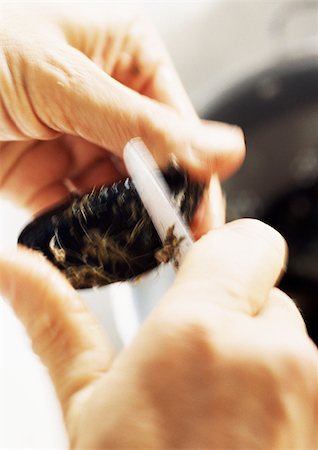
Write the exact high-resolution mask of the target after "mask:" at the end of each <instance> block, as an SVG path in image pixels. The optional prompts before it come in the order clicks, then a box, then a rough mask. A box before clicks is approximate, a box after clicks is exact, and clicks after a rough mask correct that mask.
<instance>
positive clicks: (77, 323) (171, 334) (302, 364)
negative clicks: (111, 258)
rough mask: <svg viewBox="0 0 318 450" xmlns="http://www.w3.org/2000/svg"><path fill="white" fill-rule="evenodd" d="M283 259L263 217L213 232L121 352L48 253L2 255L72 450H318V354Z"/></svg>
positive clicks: (0, 289)
mask: <svg viewBox="0 0 318 450" xmlns="http://www.w3.org/2000/svg"><path fill="white" fill-rule="evenodd" d="M246 249H248V251H247V250H246ZM285 258H286V256H285V244H284V241H283V239H282V238H281V236H280V235H279V234H278V233H277V232H275V231H274V230H273V229H271V228H270V227H268V226H266V225H264V224H262V223H260V222H257V221H254V220H248V219H245V220H241V221H237V222H233V223H231V224H227V225H225V226H224V227H222V228H219V229H218V230H214V231H211V232H210V233H208V234H207V235H205V236H204V237H203V238H201V239H200V240H198V241H197V242H196V243H195V244H194V247H193V249H192V250H191V251H190V252H189V254H188V255H187V257H186V259H185V261H184V263H183V264H182V266H181V268H180V270H179V272H178V275H177V278H176V281H175V283H174V284H173V286H172V287H171V289H170V290H169V291H168V292H167V294H166V295H165V296H164V298H163V299H162V300H161V302H160V303H159V305H158V306H157V307H156V309H155V310H154V311H153V312H152V314H151V315H150V317H149V318H148V319H147V320H146V321H145V323H144V324H143V325H142V327H141V328H140V330H139V332H138V334H137V336H136V337H135V339H134V340H133V342H132V343H131V345H129V346H128V347H127V348H126V349H124V350H123V351H122V352H121V353H119V355H117V356H114V355H113V353H112V351H111V349H110V347H109V344H108V343H107V339H106V337H105V336H104V335H103V332H102V331H101V329H100V328H99V325H98V324H97V323H96V322H95V321H94V319H93V318H92V317H91V316H90V314H89V312H88V311H87V310H86V308H85V306H84V305H83V303H82V301H81V299H80V297H79V295H78V294H77V292H76V291H75V290H74V289H73V288H72V287H71V286H70V285H69V284H68V283H67V281H66V280H65V279H64V277H63V276H62V275H61V274H60V273H59V272H58V271H57V270H56V269H55V268H53V267H52V266H51V265H50V264H49V263H48V262H47V261H46V260H45V259H44V258H43V257H41V256H40V255H39V254H37V253H35V252H31V251H30V250H19V251H18V252H17V253H16V254H12V253H11V254H10V255H4V254H2V255H1V256H0V271H1V274H2V277H1V285H0V293H1V294H2V295H3V296H4V297H6V298H8V299H9V301H10V303H11V305H12V307H13V309H14V311H15V313H16V314H17V316H18V317H19V318H20V319H21V320H22V322H23V323H24V325H25V326H26V328H27V331H28V333H29V335H30V337H31V340H32V344H33V349H34V351H35V352H36V353H37V354H38V355H39V356H40V358H41V359H42V361H43V363H44V364H45V365H46V366H47V367H48V370H49V373H50V376H51V378H52V381H53V383H54V386H55V389H56V392H57V395H58V397H59V400H60V403H61V406H62V409H63V412H64V418H65V424H66V429H67V431H68V434H69V439H70V447H71V448H72V449H81V450H87V449H91V450H92V449H106V448H107V449H132V448H134V449H177V448H178V449H179V448H180V449H181V448H182V449H199V448H200V449H218V450H219V449H222V450H230V449H231V450H232V449H236V450H246V449H249V450H250V449H264V450H269V449H271V450H278V449H279V450H287V449H288V450H291V449H295V450H299V449H302V450H309V449H310V450H314V449H316V448H317V445H318V427H317V424H318V378H317V374H318V352H317V348H316V347H315V346H314V344H313V343H312V341H311V340H310V339H309V338H308V335H307V333H306V329H305V325H304V322H303V320H302V318H301V315H300V313H299V312H298V310H297V308H296V307H295V305H294V303H293V302H292V301H291V299H289V298H288V297H287V296H286V295H285V294H284V293H283V292H281V291H280V290H278V289H277V288H275V287H274V285H275V283H276V281H277V279H278V278H279V277H280V275H281V272H282V270H284V268H285V263H286V261H285Z"/></svg>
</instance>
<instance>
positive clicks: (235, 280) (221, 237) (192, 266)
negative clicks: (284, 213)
mask: <svg viewBox="0 0 318 450" xmlns="http://www.w3.org/2000/svg"><path fill="white" fill-rule="evenodd" d="M285 264H286V245H285V241H284V240H283V238H282V237H281V235H280V234H279V233H278V232H276V231H275V230H274V229H272V228H271V227H269V226H267V225H265V224H263V223H262V222H259V221H256V220H251V219H244V220H238V221H236V222H232V223H229V224H227V225H225V226H224V227H222V228H219V229H217V230H214V231H212V232H210V233H209V234H207V235H206V236H204V237H203V238H201V239H200V240H199V241H198V242H197V243H196V244H195V245H194V247H193V250H191V252H189V254H188V255H187V257H186V259H185V261H184V263H183V265H182V266H181V268H180V270H179V273H178V276H177V279H176V282H175V285H174V287H173V292H175V298H176V301H177V302H183V304H184V302H185V301H186V300H187V301H189V302H192V303H195V305H197V306H198V307H199V304H200V303H204V304H207V303H208V304H211V303H212V304H213V305H216V306H219V307H221V308H223V309H230V310H233V311H240V312H243V313H245V314H248V315H252V316H253V315H256V314H257V313H258V312H259V311H260V309H261V308H262V306H263V304H264V302H265V301H266V300H267V298H268V295H269V292H270V290H271V289H272V287H273V286H274V285H275V283H276V282H277V280H278V278H279V277H280V274H281V272H282V270H284V267H285ZM176 290H177V293H176ZM172 301H173V300H172Z"/></svg>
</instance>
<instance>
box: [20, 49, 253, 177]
mask: <svg viewBox="0 0 318 450" xmlns="http://www.w3.org/2000/svg"><path fill="white" fill-rule="evenodd" d="M25 79H26V80H27V83H26V89H27V90H28V95H29V96H30V98H31V99H32V103H33V105H34V109H35V111H37V113H38V115H39V119H40V120H41V122H43V123H45V124H47V125H48V126H49V127H50V128H52V129H54V130H57V131H59V132H64V133H69V134H73V135H78V136H81V137H83V138H85V139H86V140H88V141H90V142H93V143H95V144H98V145H100V146H102V147H104V148H107V149H108V150H110V151H111V152H113V153H114V154H117V155H120V156H121V155H122V150H123V148H124V145H125V144H126V142H127V141H128V140H129V139H131V138H132V137H136V136H140V137H142V138H143V140H144V141H145V143H146V145H147V146H148V147H149V148H150V150H151V151H152V153H153V154H154V156H155V158H156V160H157V162H158V163H159V164H160V165H161V167H163V166H164V165H166V164H167V162H168V160H169V158H170V155H171V153H174V154H175V155H176V156H177V158H178V159H179V160H180V162H181V164H183V165H184V166H185V167H186V168H188V170H189V171H190V172H192V173H193V175H195V176H198V177H201V178H202V177H206V178H207V179H208V178H209V176H210V174H211V173H212V172H213V171H215V170H217V171H219V172H220V175H221V176H224V174H225V175H226V174H228V173H229V172H231V171H233V170H235V168H236V167H237V165H238V164H239V163H240V161H241V160H242V157H243V156H242V154H243V153H244V139H243V137H242V134H241V132H240V131H239V130H238V129H237V128H236V127H231V126H225V125H221V126H219V124H215V123H208V124H205V125H204V126H201V125H200V123H197V122H196V124H194V125H193V126H192V127H190V126H189V123H188V122H187V121H185V120H183V119H182V118H181V117H180V116H179V115H178V114H177V113H176V112H175V111H174V110H173V109H172V108H170V107H169V106H166V105H163V104H161V103H159V102H157V101H154V100H151V99H149V98H147V97H145V96H142V95H140V94H138V93H137V92H134V91H132V90H130V89H129V88H127V87H125V86H123V85H122V84H120V83H118V82H117V81H115V80H114V79H112V78H111V77H109V76H108V75H107V74H105V73H104V72H103V71H102V70H101V69H99V68H98V67H97V66H96V65H95V64H94V63H93V62H92V61H90V60H89V59H88V58H86V57H85V56H84V55H83V54H82V53H80V52H79V51H77V50H75V49H73V48H71V47H68V46H65V47H63V48H62V49H61V50H60V51H59V52H55V53H54V55H50V56H49V57H48V56H46V61H44V62H43V64H41V65H38V64H36V65H32V64H31V65H29V66H27V68H26V74H25ZM34 80H37V83H36V84H35V83H34ZM46 92H50V104H49V105H48V104H47V102H46V100H45V99H46V97H45V96H44V93H46ZM225 137H226V139H225ZM225 166H226V167H225Z"/></svg>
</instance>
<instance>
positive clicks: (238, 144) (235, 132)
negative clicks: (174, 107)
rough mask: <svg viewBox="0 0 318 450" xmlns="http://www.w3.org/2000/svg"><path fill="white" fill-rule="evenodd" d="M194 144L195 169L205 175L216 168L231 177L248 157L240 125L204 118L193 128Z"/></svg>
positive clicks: (221, 176) (192, 141)
mask: <svg viewBox="0 0 318 450" xmlns="http://www.w3.org/2000/svg"><path fill="white" fill-rule="evenodd" d="M191 147H192V155H191V156H192V159H193V160H196V165H194V169H193V170H194V171H195V172H196V173H197V174H199V176H201V177H202V176H203V177H205V178H209V177H210V176H211V173H213V172H217V174H218V175H219V176H220V178H221V179H224V178H227V177H229V176H230V175H231V174H232V173H233V172H235V171H236V170H237V169H238V168H239V167H240V165H241V164H242V162H243V161H244V158H245V140H244V133H243V130H242V129H241V128H240V127H238V126H236V125H229V124H226V123H221V122H212V121H201V122H200V124H199V125H196V126H194V127H193V129H192V130H191ZM190 164H191V161H190Z"/></svg>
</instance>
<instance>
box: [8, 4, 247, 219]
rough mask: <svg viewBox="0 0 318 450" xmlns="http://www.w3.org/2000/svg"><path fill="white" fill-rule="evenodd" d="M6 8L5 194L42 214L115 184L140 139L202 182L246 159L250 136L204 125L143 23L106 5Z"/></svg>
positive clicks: (158, 155) (163, 159)
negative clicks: (73, 193)
mask: <svg viewBox="0 0 318 450" xmlns="http://www.w3.org/2000/svg"><path fill="white" fill-rule="evenodd" d="M0 12H1V15H0V16H1V19H0V25H1V26H0V30H1V31H0V42H1V48H0V61H1V64H0V83H1V90H0V142H1V141H2V143H1V146H0V158H1V166H0V188H1V193H2V195H5V196H7V197H8V198H10V199H12V200H13V201H15V202H17V203H18V204H20V205H22V206H24V207H27V208H28V209H29V210H31V211H32V212H36V211H39V210H40V209H42V208H46V207H48V206H49V205H52V204H54V203H57V202H59V201H60V200H61V199H62V198H63V197H64V196H65V195H66V194H67V193H68V192H69V188H70V186H71V187H72V188H73V189H74V188H76V189H77V190H80V191H87V190H90V189H91V188H92V186H94V185H101V184H111V183H112V182H113V181H115V180H118V179H119V178H123V176H124V175H126V173H125V169H124V167H123V164H122V162H121V156H122V150H123V147H124V145H125V144H126V142H127V141H128V140H129V139H130V138H132V137H136V136H140V137H142V139H143V140H144V141H145V142H146V144H147V145H148V146H149V148H150V149H151V151H152V152H153V154H154V156H155V158H156V160H157V162H158V163H159V164H160V165H161V167H164V166H165V165H166V163H167V162H168V159H169V157H170V155H171V153H174V154H175V155H176V156H177V158H178V159H179V162H180V163H181V164H182V165H183V166H184V167H185V168H186V169H188V170H189V171H190V172H191V173H192V175H193V176H195V177H197V178H200V179H209V176H210V175H211V173H213V171H214V170H215V169H217V170H218V171H219V173H220V175H221V176H225V175H228V174H229V173H231V172H233V170H235V168H237V167H238V165H239V164H240V162H241V161H242V158H243V156H244V139H243V136H242V133H241V131H240V130H239V129H238V128H236V127H231V126H229V125H225V124H220V123H214V122H203V121H200V120H199V119H198V117H197V115H196V113H195V112H194V110H193V108H192V106H191V103H190V101H189V99H188V97H187V95H186V94H185V92H184V90H183V88H182V85H181V83H180V81H179V79H178V77H177V75H176V73H175V71H174V68H173V66H172V64H171V62H170V60H169V57H168V55H167V53H166V50H165V49H164V47H163V45H162V43H161V41H160V39H159V37H158V36H157V34H156V33H155V32H154V30H153V28H152V27H151V26H150V25H149V23H148V22H147V21H146V20H145V19H144V18H141V17H139V16H137V15H136V14H131V13H126V12H118V13H117V12H116V11H113V10H112V8H110V7H107V5H106V6H105V5H104V6H103V5H101V6H99V7H97V6H94V8H92V7H90V6H89V5H82V6H77V7H76V13H75V11H74V8H73V7H72V6H71V5H70V6H63V7H62V5H58V6H49V5H45V7H42V8H41V7H39V5H34V6H33V7H32V6H28V7H25V6H24V7H23V5H19V6H18V7H17V6H16V5H12V6H10V5H9V4H7V5H2V6H1V11H0ZM26 16H27V17H28V20H25V17H26Z"/></svg>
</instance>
